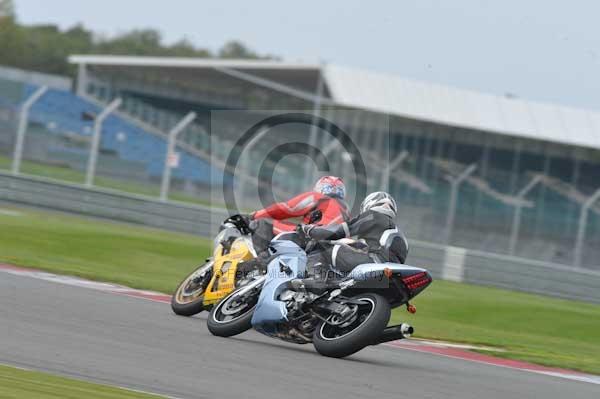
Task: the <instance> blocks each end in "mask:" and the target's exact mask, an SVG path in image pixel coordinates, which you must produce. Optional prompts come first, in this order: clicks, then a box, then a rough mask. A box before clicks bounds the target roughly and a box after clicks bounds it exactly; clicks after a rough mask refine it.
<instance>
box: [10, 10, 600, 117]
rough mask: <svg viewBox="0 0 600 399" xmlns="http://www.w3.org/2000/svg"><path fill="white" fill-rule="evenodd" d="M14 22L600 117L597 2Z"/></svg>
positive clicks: (47, 15) (32, 17) (126, 14)
mask: <svg viewBox="0 0 600 399" xmlns="http://www.w3.org/2000/svg"><path fill="white" fill-rule="evenodd" d="M15 5H16V11H17V15H18V18H19V20H20V21H21V22H22V23H26V24H38V23H53V24H58V25H59V26H61V27H62V28H67V27H70V26H72V25H74V24H76V23H78V22H81V23H83V24H84V25H85V26H86V27H88V28H91V29H92V30H94V31H96V32H98V33H100V34H103V35H107V36H110V35H114V34H117V33H120V32H124V31H127V30H130V29H133V28H146V27H152V28H157V29H159V30H160V31H162V33H163V35H164V37H165V41H166V42H174V41H176V40H178V39H180V38H184V37H185V38H187V39H189V40H190V41H192V42H193V43H194V44H196V45H197V46H201V47H207V48H210V49H213V50H215V49H217V48H219V47H220V46H221V45H222V44H223V43H224V42H226V41H228V40H231V39H239V40H241V41H243V42H244V43H245V44H247V45H248V46H249V47H251V48H252V49H254V50H255V51H257V52H259V53H269V54H274V55H279V56H281V57H283V59H285V60H287V61H304V62H327V63H334V64H340V65H344V66H350V67H358V68H362V69H367V70H373V71H380V72H385V73H391V74H394V75H397V76H401V77H405V78H410V79H415V80H420V81H425V82H434V83H441V84H446V85H450V86H455V87H460V88H465V89H472V90H477V91H482V92H487V93H494V94H500V95H504V94H506V93H510V94H512V95H516V96H517V97H520V98H524V99H528V100H537V101H543V102H550V103H557V104H562V105H570V106H574V107H578V108H588V109H595V110H599V109H600V24H599V23H598V16H599V15H600V1H597V0H502V1H498V0H494V1H488V0H452V1H450V0H395V1H364V0H363V1H361V0H329V1H327V0H320V1H319V0H303V1H296V2H285V1H281V0H254V1H243V0H242V1H234V0H217V1H210V2H208V1H201V0H170V1H159V0H102V1H99V0H96V1H93V0H85V1H83V0H15Z"/></svg>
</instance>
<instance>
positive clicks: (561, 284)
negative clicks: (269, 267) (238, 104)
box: [0, 172, 600, 303]
mask: <svg viewBox="0 0 600 399" xmlns="http://www.w3.org/2000/svg"><path fill="white" fill-rule="evenodd" d="M0 200H3V201H9V202H12V203H18V204H26V205H30V206H36V207H42V208H46V209H52V210H60V211H66V212H74V213H80V214H84V215H90V216H94V217H102V218H108V219H111V220H117V221H124V222H133V223H139V224H143V225H146V226H151V227H157V228H162V229H168V230H174V231H181V232H186V233H192V234H198V235H201V236H210V235H212V234H214V232H215V231H216V228H217V227H218V226H216V225H215V224H214V223H211V220H219V219H223V218H225V216H226V213H225V211H224V210H223V209H219V208H209V207H203V206H197V205H188V204H184V203H177V202H165V201H160V200H158V199H155V198H150V197H145V196H140V195H132V194H124V193H121V192H117V191H113V190H109V189H100V188H86V187H85V186H83V185H79V184H67V183H63V182H57V181H53V180H50V179H45V178H40V177H33V176H13V175H11V174H8V173H3V172H0ZM215 213H216V214H221V218H219V217H215ZM409 263H411V264H414V265H417V266H423V267H426V268H428V269H429V270H430V271H431V272H432V274H433V276H434V277H435V278H437V279H443V280H449V281H456V282H465V283H472V284H479V285H488V286H494V287H499V288H507V289H512V290H519V291H524V292H531V293H538V294H544V295H549V296H554V297H560V298H569V299H576V300H582V301H589V302H596V303H600V273H599V272H595V271H589V270H584V269H573V268H571V267H566V266H562V265H556V264H549V263H545V262H536V261H531V260H527V259H522V258H517V257H510V256H502V255H496V254H490V253H484V252H479V251H472V250H467V249H465V248H458V247H451V246H443V245H438V244H432V243H427V242H421V241H411V249H410V255H409Z"/></svg>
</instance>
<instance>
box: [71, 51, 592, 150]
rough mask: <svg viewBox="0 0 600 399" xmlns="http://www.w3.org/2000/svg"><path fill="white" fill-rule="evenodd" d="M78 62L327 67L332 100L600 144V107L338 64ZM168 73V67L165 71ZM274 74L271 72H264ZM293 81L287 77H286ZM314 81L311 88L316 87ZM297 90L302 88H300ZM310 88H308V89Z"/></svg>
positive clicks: (291, 69)
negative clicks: (586, 107)
mask: <svg viewBox="0 0 600 399" xmlns="http://www.w3.org/2000/svg"><path fill="white" fill-rule="evenodd" d="M69 61H70V62H72V63H75V64H86V65H97V66H102V65H104V66H121V67H159V68H160V67H164V68H165V69H171V68H199V69H201V68H209V69H213V68H230V69H235V70H245V71H263V72H269V71H271V72H273V73H274V75H272V76H274V77H277V79H274V80H275V81H276V82H277V83H283V84H285V83H286V82H285V81H284V82H282V81H281V78H282V77H283V76H288V77H289V79H290V81H293V78H294V74H298V73H300V74H306V73H307V72H318V71H321V72H322V74H323V76H324V79H325V84H326V86H327V92H328V93H329V95H330V97H331V100H333V101H334V102H336V103H338V104H340V105H346V106H351V107H357V108H363V109H369V110H372V111H377V112H382V113H390V114H394V115H398V116H404V117H408V118H411V119H417V120H425V121H431V122H435V123H440V124H445V125H451V126H458V127H465V128H472V129H477V130H483V131H489V132H493V133H498V134H506V135H511V136H516V137H525V138H531V139H537V140H544V141H550V142H556V143H562V144H568V145H576V146H582V147H589V148H594V149H600V112H598V111H591V110H583V109H577V108H572V107H565V106H559V105H552V104H546V103H540V102H534V101H526V100H522V99H518V98H508V97H505V96H499V95H493V94H485V93H480V92H476V91H471V90H464V89H458V88H454V87H449V86H443V85H438V84H432V83H425V82H418V81H414V80H409V79H405V78H400V77H397V76H394V75H389V74H382V73H375V72H370V71H364V70H360V69H354V68H347V67H342V66H338V65H331V64H327V65H321V64H304V63H290V62H281V61H273V60H222V59H205V58H168V57H130V56H97V55H89V56H71V57H70V58H69ZM165 72H167V71H166V70H165ZM260 77H261V78H267V79H269V75H265V74H264V73H261V74H260ZM284 80H287V79H284ZM313 88H314V86H312V87H311V88H310V89H311V90H312V89H313ZM295 89H297V87H296V88H295ZM307 90H308V88H307Z"/></svg>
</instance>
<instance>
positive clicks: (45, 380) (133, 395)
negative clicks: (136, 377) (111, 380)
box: [0, 365, 162, 399]
mask: <svg viewBox="0 0 600 399" xmlns="http://www.w3.org/2000/svg"><path fill="white" fill-rule="evenodd" d="M161 397H162V396H157V395H150V394H145V393H140V392H136V391H130V390H127V389H121V388H115V387H111V386H107V385H99V384H93V383H90V382H84V381H79V380H73V379H70V378H64V377H57V376H54V375H50V374H46V373H40V372H37V371H29V370H22V369H18V368H14V367H8V366H3V365H0V398H6V399H28V398H31V399H57V398H61V399H76V398H86V399H112V398H115V399H116V398H119V399H159V398H161Z"/></svg>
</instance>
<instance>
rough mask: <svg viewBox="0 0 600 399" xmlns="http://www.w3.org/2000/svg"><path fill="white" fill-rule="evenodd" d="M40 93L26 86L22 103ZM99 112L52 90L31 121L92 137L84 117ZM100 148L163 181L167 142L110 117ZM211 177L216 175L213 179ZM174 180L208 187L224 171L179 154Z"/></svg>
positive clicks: (32, 111)
mask: <svg viewBox="0 0 600 399" xmlns="http://www.w3.org/2000/svg"><path fill="white" fill-rule="evenodd" d="M36 89H37V87H36V86H34V85H26V86H25V89H24V93H23V100H24V99H25V98H27V97H28V96H29V95H31V93H33V92H34V91H35V90H36ZM99 112H100V109H99V108H98V107H97V106H96V105H95V104H93V103H91V102H89V101H86V100H85V99H83V98H80V97H78V96H76V95H75V94H73V93H71V92H68V91H61V90H56V89H50V90H48V92H47V93H46V94H45V95H44V96H43V97H42V98H41V99H40V100H39V101H38V102H37V103H36V104H35V105H34V106H33V107H32V109H31V111H30V113H29V119H30V120H31V121H32V122H36V123H40V124H43V125H48V124H50V123H52V124H53V125H55V126H56V128H55V129H54V130H56V131H62V132H64V131H68V132H71V133H75V134H79V135H82V136H91V134H92V130H93V121H92V120H84V118H83V115H84V114H89V115H96V114H98V113H99ZM101 148H102V149H103V150H109V151H112V152H114V153H115V154H117V155H118V157H119V158H121V159H123V160H127V161H135V162H142V163H145V164H146V171H147V173H148V174H149V175H150V176H153V177H160V176H161V175H162V172H163V166H164V159H165V152H166V141H165V140H164V139H163V138H161V137H158V136H156V135H154V134H152V133H149V132H147V131H145V130H144V129H142V128H140V127H139V126H137V125H135V124H133V123H130V122H128V121H126V120H124V119H123V118H120V117H119V116H117V115H110V116H109V117H108V118H107V119H106V121H105V122H104V125H103V129H102V140H101ZM211 173H213V174H215V175H214V176H212V179H211ZM172 176H173V177H174V178H179V179H185V180H191V181H194V182H197V183H204V184H209V183H210V182H211V180H212V181H218V180H217V179H219V177H220V176H222V171H219V170H217V169H216V168H213V167H211V165H210V164H209V163H208V162H206V161H204V160H202V159H199V158H198V157H196V156H194V155H193V154H190V153H188V152H186V151H180V163H179V167H178V168H175V169H173V170H172Z"/></svg>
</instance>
